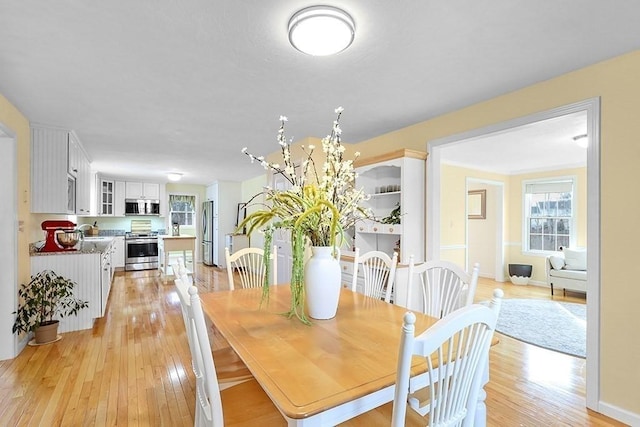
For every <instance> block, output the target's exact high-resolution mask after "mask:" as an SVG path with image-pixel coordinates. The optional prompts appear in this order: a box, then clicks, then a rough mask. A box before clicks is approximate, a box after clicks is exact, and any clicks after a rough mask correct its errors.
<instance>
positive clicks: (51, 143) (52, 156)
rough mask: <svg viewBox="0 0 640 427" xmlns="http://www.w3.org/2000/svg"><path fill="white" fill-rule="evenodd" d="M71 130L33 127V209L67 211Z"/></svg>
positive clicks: (40, 211) (63, 212)
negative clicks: (69, 132) (68, 151)
mask: <svg viewBox="0 0 640 427" xmlns="http://www.w3.org/2000/svg"><path fill="white" fill-rule="evenodd" d="M67 134H68V132H67V131H66V130H63V129H54V128H47V127H41V126H35V125H34V126H32V127H31V212H34V213H59V214H67V213H69V212H68V211H67V188H68V183H69V182H68V178H69V176H68V173H67V144H68V141H67V137H68V136H67Z"/></svg>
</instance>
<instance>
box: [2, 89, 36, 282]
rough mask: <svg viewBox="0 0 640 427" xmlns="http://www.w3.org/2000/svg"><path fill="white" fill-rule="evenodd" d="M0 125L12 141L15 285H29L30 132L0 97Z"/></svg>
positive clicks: (21, 117) (27, 122) (14, 111)
mask: <svg viewBox="0 0 640 427" xmlns="http://www.w3.org/2000/svg"><path fill="white" fill-rule="evenodd" d="M0 123H2V125H3V126H4V127H5V129H7V130H8V132H9V133H11V134H13V135H14V136H15V138H16V154H17V157H18V159H17V175H18V176H17V179H18V188H17V198H18V221H19V222H20V231H19V232H18V254H17V256H18V271H17V279H18V283H27V282H29V276H30V272H29V270H30V260H29V230H30V229H31V215H30V211H31V193H30V192H29V191H30V190H29V189H30V188H31V174H30V171H31V168H30V164H31V163H30V157H29V156H30V152H31V130H30V129H29V120H27V118H26V117H25V116H24V115H23V114H22V113H21V112H20V111H18V109H17V108H15V107H14V106H13V105H12V104H11V103H10V102H9V101H8V100H7V99H6V98H5V97H4V96H2V95H0Z"/></svg>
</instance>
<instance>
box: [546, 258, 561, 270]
mask: <svg viewBox="0 0 640 427" xmlns="http://www.w3.org/2000/svg"><path fill="white" fill-rule="evenodd" d="M549 262H550V263H551V267H553V268H554V269H556V270H560V269H561V268H563V267H564V257H563V256H562V255H551V256H550V257H549Z"/></svg>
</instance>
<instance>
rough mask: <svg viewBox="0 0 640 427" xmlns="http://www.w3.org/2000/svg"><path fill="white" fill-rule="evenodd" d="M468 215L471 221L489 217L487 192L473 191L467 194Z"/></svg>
mask: <svg viewBox="0 0 640 427" xmlns="http://www.w3.org/2000/svg"><path fill="white" fill-rule="evenodd" d="M467 215H468V216H467V217H468V218H469V219H485V218H486V217H487V190H471V191H469V192H468V193H467Z"/></svg>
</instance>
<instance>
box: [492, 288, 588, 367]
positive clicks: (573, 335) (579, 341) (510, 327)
mask: <svg viewBox="0 0 640 427" xmlns="http://www.w3.org/2000/svg"><path fill="white" fill-rule="evenodd" d="M586 318H587V306H586V304H574V303H568V302H558V301H552V300H536V299H503V300H502V307H501V308H500V316H499V317H498V325H497V326H496V331H497V332H500V333H501V334H504V335H508V336H510V337H512V338H515V339H517V340H520V341H524V342H526V343H529V344H533V345H536V346H538V347H542V348H547V349H549V350H554V351H559V352H561V353H565V354H569V355H571V356H577V357H581V358H585V357H586V353H587V352H586V342H587V321H586Z"/></svg>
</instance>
